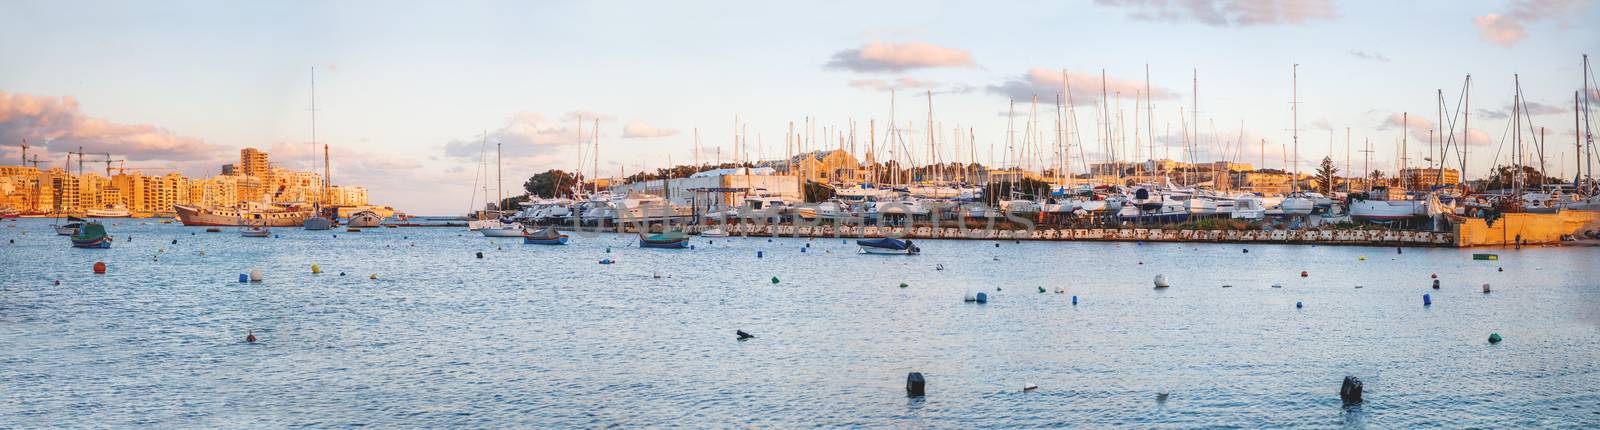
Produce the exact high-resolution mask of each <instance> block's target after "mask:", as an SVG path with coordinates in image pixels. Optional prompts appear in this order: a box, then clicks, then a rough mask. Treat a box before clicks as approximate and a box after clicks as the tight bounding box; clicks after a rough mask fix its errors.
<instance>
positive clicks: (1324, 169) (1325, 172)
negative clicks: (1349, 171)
mask: <svg viewBox="0 0 1600 430" xmlns="http://www.w3.org/2000/svg"><path fill="white" fill-rule="evenodd" d="M1338 173H1339V169H1338V168H1336V167H1333V158H1332V157H1322V165H1321V166H1318V167H1317V183H1318V184H1321V186H1322V193H1323V194H1332V193H1333V183H1334V181H1336V180H1338V178H1337V177H1335V176H1334V175H1337V174H1338Z"/></svg>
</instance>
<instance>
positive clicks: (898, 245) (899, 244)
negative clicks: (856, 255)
mask: <svg viewBox="0 0 1600 430" xmlns="http://www.w3.org/2000/svg"><path fill="white" fill-rule="evenodd" d="M856 245H857V246H860V247H861V253H862V254H892V255H917V254H920V253H922V248H918V247H917V245H916V244H914V243H911V241H909V240H900V239H895V238H892V237H885V238H881V239H859V240H856Z"/></svg>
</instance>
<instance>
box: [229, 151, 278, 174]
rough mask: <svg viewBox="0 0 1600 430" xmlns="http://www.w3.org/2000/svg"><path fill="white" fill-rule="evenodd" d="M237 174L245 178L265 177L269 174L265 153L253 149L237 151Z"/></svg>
mask: <svg viewBox="0 0 1600 430" xmlns="http://www.w3.org/2000/svg"><path fill="white" fill-rule="evenodd" d="M237 169H238V172H239V173H243V174H244V175H245V176H256V177H266V176H267V174H269V173H271V170H270V169H269V168H268V167H267V153H266V152H262V151H261V150H259V149H255V148H245V149H241V150H239V165H238V167H237Z"/></svg>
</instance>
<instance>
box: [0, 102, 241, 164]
mask: <svg viewBox="0 0 1600 430" xmlns="http://www.w3.org/2000/svg"><path fill="white" fill-rule="evenodd" d="M23 139H26V140H27V141H28V143H29V147H30V148H29V152H30V153H37V152H36V151H42V150H48V151H50V152H56V153H61V152H67V151H76V150H77V149H78V148H79V147H82V148H83V150H84V151H85V152H101V153H110V154H112V157H113V158H125V159H128V160H130V161H142V162H155V163H160V162H168V165H172V166H182V167H181V168H186V169H201V168H205V167H210V168H214V167H215V166H211V165H210V164H211V163H212V162H214V161H218V160H224V159H227V158H229V150H228V149H227V148H224V147H222V146H221V145H214V144H210V143H206V142H205V141H204V140H201V139H198V138H193V137H185V136H179V135H177V134H176V133H173V132H171V131H169V130H166V129H164V128H161V127H157V126H153V125H145V124H121V123H116V122H112V121H110V120H106V119H104V118H95V117H91V116H88V115H85V114H84V113H83V112H82V111H81V110H79V108H78V101H77V99H74V98H72V97H70V96H67V97H59V98H58V97H49V96H35V95H28V94H13V93H4V92H0V146H9V147H18V148H17V149H18V150H19V151H18V152H20V145H21V143H22V140H23ZM46 142H49V145H48V146H49V148H45V146H46V145H45V143H46ZM42 158H49V157H42ZM91 159H93V157H91ZM141 166H150V164H149V163H145V164H141ZM102 167H103V166H102ZM150 167H154V166H150ZM174 168H175V169H177V168H180V167H174Z"/></svg>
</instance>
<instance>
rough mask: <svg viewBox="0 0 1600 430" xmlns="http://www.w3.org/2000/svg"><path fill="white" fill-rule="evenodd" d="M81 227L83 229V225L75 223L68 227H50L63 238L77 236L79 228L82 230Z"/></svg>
mask: <svg viewBox="0 0 1600 430" xmlns="http://www.w3.org/2000/svg"><path fill="white" fill-rule="evenodd" d="M80 227H83V223H80V222H75V223H69V224H67V225H53V226H50V228H53V229H55V231H56V234H57V235H61V236H71V235H73V234H76V233H78V228H80Z"/></svg>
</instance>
